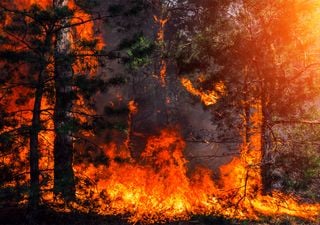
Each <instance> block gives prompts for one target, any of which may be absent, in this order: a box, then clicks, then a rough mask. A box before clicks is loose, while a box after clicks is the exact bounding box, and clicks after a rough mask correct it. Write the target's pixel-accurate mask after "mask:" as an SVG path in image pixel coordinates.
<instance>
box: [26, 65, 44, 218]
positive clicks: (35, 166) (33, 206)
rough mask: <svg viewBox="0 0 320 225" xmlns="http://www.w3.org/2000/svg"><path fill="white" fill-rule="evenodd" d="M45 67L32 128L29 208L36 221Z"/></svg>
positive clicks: (35, 100)
mask: <svg viewBox="0 0 320 225" xmlns="http://www.w3.org/2000/svg"><path fill="white" fill-rule="evenodd" d="M44 70H45V67H43V68H42V69H41V70H40V73H39V75H38V83H37V86H36V90H35V98H34V105H33V111H32V121H31V128H30V134H29V135H30V153H29V163H30V195H29V209H30V211H31V215H30V217H31V218H30V219H31V221H34V219H35V217H36V213H37V209H38V206H39V203H40V183H39V175H40V170H39V132H40V130H41V102H42V97H43V79H44V78H43V77H44V74H43V73H44Z"/></svg>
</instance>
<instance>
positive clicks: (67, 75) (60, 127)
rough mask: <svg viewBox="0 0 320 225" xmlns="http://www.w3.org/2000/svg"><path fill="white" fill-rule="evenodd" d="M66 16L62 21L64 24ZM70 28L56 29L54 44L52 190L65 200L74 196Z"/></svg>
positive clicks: (60, 2)
mask: <svg viewBox="0 0 320 225" xmlns="http://www.w3.org/2000/svg"><path fill="white" fill-rule="evenodd" d="M67 4H68V0H56V1H55V2H54V7H55V8H62V7H67ZM68 22H69V21H68V19H67V18H65V19H63V20H62V21H61V26H62V27H64V26H67V24H68ZM70 48H71V40H70V28H64V29H61V30H60V31H58V33H57V35H56V44H55V71H54V73H55V74H54V81H55V101H56V102H55V107H54V128H55V140H54V193H55V195H56V196H59V195H60V196H61V197H62V198H64V199H65V200H66V201H72V200H74V199H75V180H74V172H73V168H72V162H73V141H72V136H71V130H72V128H73V123H72V121H73V120H72V116H71V114H70V113H71V110H72V104H73V103H72V101H73V97H72V95H73V92H72V76H73V71H72V61H71V57H70V56H69V54H70Z"/></svg>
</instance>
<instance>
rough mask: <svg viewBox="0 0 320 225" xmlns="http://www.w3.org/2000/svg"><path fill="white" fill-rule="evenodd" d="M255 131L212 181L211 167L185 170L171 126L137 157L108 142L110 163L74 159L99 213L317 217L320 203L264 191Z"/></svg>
mask: <svg viewBox="0 0 320 225" xmlns="http://www.w3.org/2000/svg"><path fill="white" fill-rule="evenodd" d="M260 115H261V114H260V111H259V107H257V112H256V113H254V115H253V116H252V121H253V123H255V125H257V126H256V127H259V126H258V125H259V121H261V116H260ZM257 129H258V128H257ZM256 131H257V132H256V133H254V134H253V135H252V136H251V139H250V143H248V144H244V145H243V147H242V150H241V154H240V156H239V157H236V158H234V159H233V160H232V161H231V162H230V163H229V164H227V165H224V166H222V167H221V168H220V175H221V177H220V180H219V181H214V180H213V179H212V172H211V171H210V170H208V169H205V168H198V169H196V170H195V171H194V172H193V173H192V174H191V175H189V176H188V175H187V173H188V171H187V160H186V159H185V158H184V156H183V149H184V148H185V142H184V140H183V139H182V137H181V136H180V135H179V133H178V132H176V131H175V130H173V129H171V130H170V129H167V130H163V131H161V133H160V135H159V136H158V137H151V138H149V140H148V142H147V144H146V148H145V150H144V152H143V153H142V154H141V160H139V163H138V162H137V161H136V160H134V159H132V158H131V157H130V153H129V152H128V150H126V149H125V148H124V149H117V147H116V145H115V144H111V145H110V146H109V148H107V150H106V155H107V156H108V157H109V158H110V164H109V165H108V166H102V165H100V166H94V165H92V164H90V165H89V166H86V165H78V166H77V167H76V170H77V171H79V172H78V173H79V174H81V173H83V172H80V171H85V176H87V177H91V178H94V180H95V181H96V187H95V191H94V192H92V193H91V195H90V197H88V198H91V199H96V204H97V206H98V207H97V208H98V210H97V212H98V213H99V214H104V215H108V214H122V215H128V214H129V215H130V217H129V221H131V222H137V221H146V222H159V221H165V220H177V219H188V218H189V217H190V216H191V215H196V214H201V215H216V216H224V217H226V218H237V219H259V216H261V215H264V216H278V215H283V214H285V215H291V216H297V217H301V218H304V219H308V220H315V219H317V218H318V217H319V212H320V204H306V203H300V202H299V199H297V198H296V197H294V196H289V195H286V194H283V193H280V192H278V191H275V192H273V193H272V194H271V195H267V196H266V195H263V194H262V191H261V187H262V182H261V175H260V172H261V171H260V170H261V169H260V166H259V165H260V162H261V151H260V150H261V148H260V147H261V146H260V145H261V144H260V143H261V142H260V141H261V133H259V130H256ZM120 159H121V160H120ZM79 196H80V192H79Z"/></svg>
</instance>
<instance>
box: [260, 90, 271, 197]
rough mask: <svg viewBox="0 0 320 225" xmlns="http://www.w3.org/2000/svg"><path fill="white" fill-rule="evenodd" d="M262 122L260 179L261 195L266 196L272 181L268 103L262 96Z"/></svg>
mask: <svg viewBox="0 0 320 225" xmlns="http://www.w3.org/2000/svg"><path fill="white" fill-rule="evenodd" d="M261 107H262V121H261V151H262V162H261V177H262V187H263V193H264V194H268V193H269V192H270V191H271V186H272V180H271V177H270V157H269V153H268V150H269V149H270V146H271V140H270V134H269V131H268V122H269V121H270V115H269V112H268V103H267V99H266V96H265V95H264V94H263V95H262V102H261Z"/></svg>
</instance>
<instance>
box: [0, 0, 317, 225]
mask: <svg viewBox="0 0 320 225" xmlns="http://www.w3.org/2000/svg"><path fill="white" fill-rule="evenodd" d="M14 3H15V4H10V2H9V1H4V2H2V3H0V12H1V26H0V28H1V30H0V31H1V33H0V34H1V36H0V45H1V50H0V67H1V69H2V70H1V75H2V76H1V79H0V87H1V90H0V115H1V116H2V117H3V120H2V121H1V122H0V140H1V143H0V147H1V152H2V153H3V158H4V161H3V164H2V165H3V166H1V167H0V168H1V171H3V172H4V174H5V175H4V176H3V178H4V179H3V180H4V181H3V182H2V183H0V184H1V185H2V187H3V189H6V190H10V188H16V190H18V188H17V187H19V188H24V187H25V186H26V189H27V190H28V189H29V188H30V192H29V193H30V194H29V195H26V194H21V196H20V199H19V202H20V203H27V202H28V204H29V206H30V209H31V210H32V214H31V218H32V219H33V218H34V217H35V214H36V213H37V212H38V206H39V204H48V205H51V206H52V207H53V208H54V209H57V210H63V211H66V210H78V211H80V212H85V213H88V212H89V213H93V212H94V213H97V214H100V215H111V214H120V215H129V221H130V222H139V221H143V222H158V221H167V220H177V219H189V218H190V216H192V215H198V214H201V215H212V216H223V217H224V218H233V219H251V220H258V219H260V218H261V216H279V215H291V216H297V217H301V218H304V219H308V220H311V221H312V220H313V221H314V220H316V219H317V218H318V217H319V210H320V206H319V204H318V203H314V204H311V203H303V202H302V201H301V199H299V198H297V197H295V196H294V195H291V194H287V193H282V192H280V191H279V190H274V189H272V187H271V182H270V175H269V171H268V170H269V168H270V167H269V165H270V155H271V150H270V149H271V148H272V147H274V146H276V144H277V141H278V139H277V135H279V136H281V135H284V133H285V132H284V129H283V127H277V128H276V129H274V127H273V126H274V125H275V124H277V125H278V124H282V123H291V122H294V123H296V122H299V123H300V122H303V123H305V122H306V120H298V121H297V118H298V116H301V115H302V114H301V112H302V111H303V110H304V109H305V108H306V106H305V103H306V102H307V101H310V102H311V100H314V97H315V96H316V95H317V93H316V91H317V82H318V81H317V80H316V79H315V78H314V76H315V75H317V72H318V70H317V67H318V62H317V60H318V58H317V57H315V56H314V54H311V50H312V51H314V50H315V49H317V44H316V43H315V40H316V39H315V38H316V37H318V35H317V33H314V32H312V29H313V28H314V27H315V26H318V25H319V24H318V23H317V22H316V21H315V18H317V17H316V16H315V14H316V12H317V10H318V9H319V8H318V6H317V5H316V4H314V3H310V4H307V3H305V2H302V1H298V0H288V1H279V2H276V3H274V2H270V1H259V2H252V1H238V0H236V1H231V0H228V1H218V0H217V1H207V0H196V1H195V0H181V1H180V0H179V1H171V0H155V1H153V0H152V1H150V0H139V1H124V0H117V1H110V2H107V3H104V4H105V5H103V4H102V7H101V8H99V9H97V8H95V7H93V8H90V7H88V6H91V5H90V4H89V3H88V2H87V1H68V0H56V1H53V2H50V1H40V2H39V4H33V3H34V2H33V1H31V0H30V1H23V0H21V1H19V0H17V1H14ZM91 3H92V2H91ZM293 6H294V7H293ZM104 13H105V15H104ZM102 14H103V15H102ZM146 18H147V19H146ZM102 20H104V22H106V23H104V24H102V25H101V24H100V23H102ZM306 21H308V22H306ZM98 24H100V25H101V26H98V27H97V25H98ZM279 24H280V26H281V28H279ZM311 24H312V25H314V27H313V28H310V27H311ZM95 29H101V30H102V32H106V33H108V34H105V35H104V36H102V35H101V36H100V34H97V33H96V32H95ZM297 33H303V34H304V35H300V36H297ZM108 35H109V36H108ZM111 36H113V37H111ZM106 37H107V38H106ZM103 38H104V39H106V43H108V45H107V50H108V52H105V51H102V49H103V48H104V44H103ZM108 38H109V39H110V40H108ZM106 58H107V59H108V61H106V60H103V59H106ZM105 63H106V64H107V65H108V68H107V69H106V70H104V68H102V65H103V64H105ZM106 71H107V73H110V74H114V75H115V76H118V77H119V75H118V74H119V73H122V74H127V75H126V79H127V80H128V82H127V84H126V86H123V87H122V88H121V89H120V88H119V89H116V90H112V91H111V92H108V93H107V94H105V95H104V94H102V93H103V91H105V90H107V87H109V86H110V85H117V84H120V83H123V80H122V79H121V78H120V79H119V78H117V79H111V80H109V79H106V78H105V79H102V77H101V76H99V75H100V74H102V73H104V72H106ZM122 76H123V75H121V76H120V77H122ZM306 83H307V84H308V85H305V84H306ZM288 102H289V103H291V104H290V105H289V106H287V105H286V106H284V105H285V103H288ZM102 112H104V113H105V114H107V116H106V115H102V114H103V113H102ZM202 115H205V118H204V119H203V118H200V117H201V116H202ZM298 119H299V118H298ZM191 120H193V121H191ZM119 121H120V122H119ZM198 121H199V122H198ZM203 121H204V122H203ZM118 122H119V124H117V125H116V126H114V125H113V123H118ZM191 122H192V123H191ZM307 122H309V123H310V124H316V123H317V121H307ZM120 123H122V124H120ZM196 123H198V124H196ZM194 124H196V125H194ZM212 124H214V125H212ZM201 125H202V126H204V128H203V129H206V128H208V127H209V128H210V129H211V128H212V126H214V127H215V129H211V130H209V129H208V132H212V133H217V135H214V134H210V135H208V136H206V137H204V135H203V136H202V135H196V136H194V133H193V130H192V129H196V128H199V127H200V129H202V127H201ZM193 126H194V127H193ZM190 127H191V128H190ZM97 131H99V132H97ZM226 136H227V139H228V140H232V141H233V143H232V147H233V148H237V151H236V153H233V154H231V153H230V154H229V152H228V151H224V153H226V152H227V153H226V155H229V156H231V157H229V161H228V160H225V161H227V162H226V163H225V164H224V165H220V166H219V169H217V171H213V170H211V169H209V168H206V167H205V165H203V164H202V166H199V165H194V164H192V162H191V161H192V157H193V155H195V156H194V157H197V156H199V155H197V153H196V152H197V151H198V150H199V149H192V150H190V146H191V145H190V143H188V141H186V140H191V141H198V142H201V144H204V145H209V144H211V143H212V142H215V143H223V142H224V141H225V140H226ZM105 137H107V138H108V139H107V140H105ZM208 137H209V138H208ZM229 146H231V145H229ZM207 148H208V149H209V150H212V149H210V147H207ZM208 149H207V152H209V155H205V157H207V158H208V159H212V158H214V157H215V155H214V154H213V153H212V152H211V151H208ZM199 151H200V150H199ZM224 153H223V154H222V155H220V156H217V157H223V156H225V155H224ZM28 155H29V156H28ZM191 156H192V157H191ZM15 157H16V162H15V163H13V162H14V160H15ZM18 157H19V158H18ZM74 159H75V160H74ZM10 163H12V166H11V165H10ZM22 168H23V169H22ZM21 171H24V172H23V173H22V175H20V174H21ZM15 174H19V175H15ZM20 177H21V178H20ZM52 177H53V178H52ZM27 181H30V187H28V186H27V185H26V182H27ZM25 197H28V200H26V199H25ZM25 200H26V201H25ZM60 200H62V201H60ZM61 202H62V203H67V204H66V205H64V206H63V207H61V205H60V203H61ZM31 222H33V221H31Z"/></svg>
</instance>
